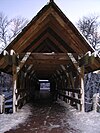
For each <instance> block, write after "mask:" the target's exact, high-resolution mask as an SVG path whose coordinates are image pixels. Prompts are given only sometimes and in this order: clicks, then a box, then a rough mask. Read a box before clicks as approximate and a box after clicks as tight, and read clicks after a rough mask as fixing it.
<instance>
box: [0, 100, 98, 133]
mask: <svg viewBox="0 0 100 133" xmlns="http://www.w3.org/2000/svg"><path fill="white" fill-rule="evenodd" d="M5 121H6V123H4V122H5ZM18 124H19V125H18ZM11 128H12V129H11ZM9 129H11V130H10V131H7V130H9ZM5 131H7V132H5ZM4 132H5V133H100V114H99V113H95V112H90V113H81V112H78V111H77V110H75V109H74V108H73V107H71V106H69V105H67V104H65V102H62V101H60V100H59V101H58V102H55V103H52V104H51V102H48V101H47V100H46V99H45V100H44V101H41V100H40V101H38V103H34V104H30V106H29V105H27V106H25V107H24V108H23V109H22V110H20V111H19V112H18V113H15V114H12V115H10V114H9V115H7V116H6V115H0V133H4Z"/></svg>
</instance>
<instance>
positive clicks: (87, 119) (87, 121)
mask: <svg viewBox="0 0 100 133" xmlns="http://www.w3.org/2000/svg"><path fill="white" fill-rule="evenodd" d="M59 103H60V104H61V105H62V106H64V107H66V115H67V118H68V123H69V125H70V127H73V128H74V129H79V130H80V131H81V132H82V133H100V113H97V112H94V111H91V112H88V113H87V112H84V113H83V112H79V111H78V110H76V109H74V108H73V107H71V106H69V105H67V104H66V103H65V102H62V101H59ZM68 116H69V117H68ZM64 119H66V117H65V118H64Z"/></svg>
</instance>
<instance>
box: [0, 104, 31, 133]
mask: <svg viewBox="0 0 100 133" xmlns="http://www.w3.org/2000/svg"><path fill="white" fill-rule="evenodd" d="M29 115H31V107H30V106H29V105H25V106H24V107H23V108H22V109H21V110H19V111H18V112H17V113H14V114H0V133H4V132H5V131H9V130H10V129H12V128H15V127H16V126H18V124H20V123H23V122H25V120H26V119H27V118H28V117H29Z"/></svg>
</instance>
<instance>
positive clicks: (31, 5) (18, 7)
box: [0, 0, 100, 24]
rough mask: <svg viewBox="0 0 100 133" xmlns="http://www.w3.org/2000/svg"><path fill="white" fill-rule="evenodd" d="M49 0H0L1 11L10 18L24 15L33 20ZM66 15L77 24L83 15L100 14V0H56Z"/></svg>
mask: <svg viewBox="0 0 100 133" xmlns="http://www.w3.org/2000/svg"><path fill="white" fill-rule="evenodd" d="M48 1H49V0H0V12H3V13H5V14H6V15H7V16H8V18H13V17H16V16H22V17H25V18H27V19H28V20H31V19H32V18H33V17H34V16H35V15H36V14H37V13H38V11H39V10H40V9H41V8H42V7H43V6H44V5H46V4H47V2H48ZM55 3H56V4H57V5H58V6H59V8H60V9H61V10H62V11H63V12H64V13H65V15H66V16H67V17H68V18H69V19H70V20H71V21H72V22H73V23H74V24H75V23H76V22H77V21H78V20H79V18H82V16H87V15H89V14H94V13H95V14H97V15H100V0H55Z"/></svg>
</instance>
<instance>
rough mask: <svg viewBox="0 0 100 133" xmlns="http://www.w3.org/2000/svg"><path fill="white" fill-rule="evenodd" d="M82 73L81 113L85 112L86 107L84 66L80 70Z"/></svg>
mask: <svg viewBox="0 0 100 133" xmlns="http://www.w3.org/2000/svg"><path fill="white" fill-rule="evenodd" d="M80 73H81V76H80V77H81V105H80V111H82V112H84V111H85V107H84V66H82V67H81V68H80Z"/></svg>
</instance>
